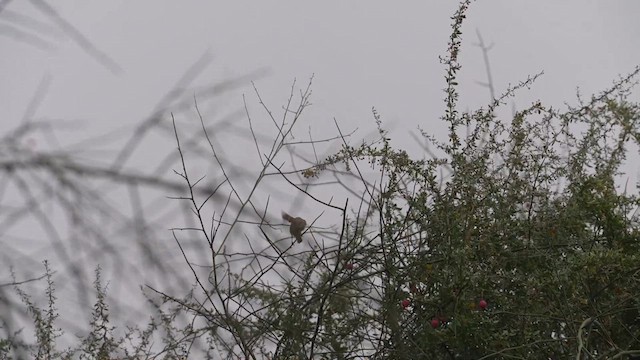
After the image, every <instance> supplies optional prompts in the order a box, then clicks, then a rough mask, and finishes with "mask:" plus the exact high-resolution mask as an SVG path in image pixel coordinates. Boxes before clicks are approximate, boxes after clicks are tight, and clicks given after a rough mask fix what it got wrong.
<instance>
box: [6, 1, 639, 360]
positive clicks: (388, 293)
mask: <svg viewBox="0 0 640 360" xmlns="http://www.w3.org/2000/svg"><path fill="white" fill-rule="evenodd" d="M469 5H470V1H463V2H461V4H460V6H459V8H458V10H457V12H456V13H455V14H454V16H453V17H452V33H451V37H450V39H449V47H448V51H447V56H446V57H443V58H442V59H441V60H442V63H443V64H444V66H445V67H446V70H445V72H446V74H445V81H446V84H447V87H446V89H445V106H446V110H445V113H444V115H443V117H442V121H444V122H445V123H446V124H447V125H448V129H449V136H448V140H447V141H446V142H440V141H438V140H436V139H435V138H433V136H431V135H430V134H428V133H426V132H424V131H423V136H424V137H425V139H427V140H429V141H430V142H431V143H432V144H433V145H435V147H436V148H437V149H439V151H440V152H441V153H442V156H439V157H436V156H433V157H431V158H429V159H414V158H412V157H411V156H410V155H409V154H408V153H407V152H406V151H404V150H401V149H395V148H393V147H392V146H391V144H390V141H391V140H390V138H389V136H388V134H387V133H386V132H385V130H384V128H383V121H382V118H381V116H380V115H379V114H378V113H377V112H376V111H375V110H374V111H373V116H374V119H375V121H376V123H377V125H378V130H379V135H380V138H379V140H378V141H376V142H373V143H366V144H362V145H359V146H352V145H350V144H349V143H348V141H347V139H348V135H344V134H343V133H342V131H341V130H340V128H338V131H339V133H340V137H339V140H340V141H342V142H343V146H342V148H341V150H340V151H338V152H337V153H336V154H334V155H332V156H329V157H327V158H326V159H324V160H322V161H317V162H315V163H314V164H313V165H311V166H309V167H307V168H304V169H294V170H292V171H291V172H287V171H284V170H283V168H282V166H279V165H275V164H276V160H277V159H278V154H279V153H280V152H281V151H282V150H284V149H290V148H292V147H293V145H292V144H291V143H288V142H287V141H288V139H290V137H291V131H292V129H293V126H294V125H295V124H296V121H297V120H298V119H299V118H300V116H301V115H302V113H303V111H304V109H305V108H306V107H307V106H308V105H309V97H310V90H309V88H310V86H308V87H307V88H306V90H304V91H302V92H301V95H300V102H299V104H298V105H297V107H296V106H292V105H291V104H292V98H293V89H292V93H291V97H290V99H289V102H288V103H287V105H286V107H285V113H284V117H283V120H282V121H281V122H280V123H277V122H276V120H275V118H274V116H273V114H272V113H271V112H270V111H268V109H266V106H265V109H266V110H267V113H268V115H269V116H270V117H271V119H272V120H273V122H274V124H276V127H277V135H276V139H275V140H274V142H273V144H272V146H271V148H270V150H269V151H268V152H267V153H266V154H263V155H264V158H263V159H261V161H262V164H263V167H262V168H261V169H260V171H259V174H258V175H257V177H256V180H255V183H254V184H253V187H252V188H251V191H250V193H249V194H248V195H244V196H241V195H240V193H239V191H238V190H237V188H235V187H234V186H233V184H234V179H233V178H232V176H231V175H230V173H229V172H228V171H227V169H226V168H225V165H224V162H223V161H222V159H221V158H220V157H219V156H220V155H219V152H217V151H216V143H215V142H214V141H212V139H211V138H210V137H209V134H208V133H207V127H206V126H205V125H204V120H203V119H202V116H201V115H200V113H199V110H198V114H199V115H200V120H201V122H202V125H203V127H202V129H203V133H204V134H205V138H206V140H207V141H208V144H209V146H210V148H211V152H212V155H213V158H214V160H215V162H216V164H217V165H218V167H219V168H220V170H221V172H222V173H223V174H224V181H222V183H221V184H220V185H219V186H217V187H216V188H215V190H213V193H215V192H222V191H224V189H227V190H228V194H229V195H228V198H234V199H236V200H237V201H238V203H239V205H240V206H239V210H238V212H237V213H235V214H232V215H229V213H228V212H229V211H230V210H229V209H228V208H227V205H228V204H224V208H223V209H222V213H221V214H219V215H218V216H217V217H213V216H212V217H211V224H209V225H207V221H206V219H207V217H206V216H205V215H204V214H205V204H207V203H208V200H209V199H210V198H211V196H213V194H211V195H210V196H209V197H207V198H205V199H200V200H198V197H197V195H196V192H195V191H194V189H195V188H196V186H197V184H198V181H195V182H193V181H192V180H191V178H190V176H189V172H188V167H187V166H186V164H185V160H184V154H183V152H182V148H181V144H180V136H179V132H178V130H177V129H176V128H175V125H174V130H175V133H176V141H177V144H178V150H179V153H180V157H181V159H182V170H181V171H179V172H177V174H178V175H179V176H180V177H181V178H182V179H183V180H184V182H185V183H186V184H187V187H188V194H187V195H185V196H183V197H180V198H179V200H182V201H187V202H188V203H189V205H190V206H191V208H192V210H193V214H194V217H195V218H196V220H197V224H198V226H196V227H185V228H181V229H174V237H175V241H176V244H177V247H178V249H179V250H180V251H181V253H182V254H183V256H184V260H185V264H186V266H187V267H188V268H189V270H190V271H191V273H192V274H193V280H194V289H193V291H192V292H191V293H189V294H187V295H186V296H181V295H176V294H168V293H165V292H163V291H162V289H153V288H151V290H152V291H154V292H155V294H156V295H158V296H159V297H160V299H161V300H160V301H159V302H158V301H157V300H150V304H151V305H152V307H153V308H154V310H155V312H156V314H157V316H156V317H155V318H154V319H152V320H151V321H150V323H149V325H148V327H147V328H146V329H144V330H140V329H129V331H127V332H126V334H125V335H124V336H123V337H121V338H118V337H117V336H116V335H114V331H115V327H114V326H113V325H110V323H109V308H108V305H107V301H106V293H105V292H106V290H105V289H104V288H103V286H102V284H101V279H100V270H99V269H98V270H97V271H96V280H95V283H94V285H95V290H96V294H97V300H96V302H95V305H94V308H93V311H92V321H91V323H90V328H91V330H90V332H89V333H88V334H87V335H86V336H85V337H84V338H83V339H82V341H81V345H80V346H79V347H78V348H71V349H67V350H65V351H60V350H57V349H56V343H55V340H56V338H58V337H59V336H60V335H61V333H60V330H59V329H57V328H56V327H55V326H54V322H55V320H56V319H57V316H58V315H57V312H56V309H55V306H54V304H55V296H54V293H53V283H52V281H51V276H50V271H49V269H48V268H46V273H47V279H48V284H49V286H48V287H47V292H46V293H47V296H48V299H49V301H48V308H47V309H39V308H38V307H37V306H36V305H34V304H33V303H32V301H31V300H30V298H29V297H28V296H27V295H26V293H24V292H23V291H22V290H20V289H19V288H18V293H19V294H20V296H21V298H22V300H23V302H24V304H25V305H26V306H27V308H28V309H29V312H30V313H31V315H32V317H33V319H34V322H35V327H36V344H35V345H33V346H28V349H29V350H31V351H32V354H33V356H34V357H37V358H46V359H49V358H58V357H69V358H71V357H73V356H80V358H87V359H108V358H110V357H111V358H113V357H115V356H121V357H125V358H139V357H141V356H143V355H144V356H147V357H149V356H152V354H154V355H155V356H159V357H160V356H162V357H163V358H166V359H177V358H181V357H188V356H190V355H192V354H194V353H195V350H194V349H193V348H194V345H193V344H196V343H197V344H200V345H201V346H202V348H203V349H204V350H203V353H202V354H201V355H192V356H202V357H206V358H219V357H223V356H227V358H232V359H236V358H251V359H257V358H272V359H305V358H326V359H329V358H331V359H333V358H335V359H352V358H379V359H387V358H388V359H489V358H520V359H532V358H535V359H559V358H570V357H573V358H577V359H581V358H585V359H587V358H589V359H592V358H593V359H609V358H612V359H613V358H624V356H631V355H634V354H640V265H639V264H640V231H639V230H640V229H639V227H638V225H639V223H638V217H637V214H636V213H637V211H636V210H637V209H638V206H639V205H640V198H638V196H637V195H635V194H632V193H627V191H626V189H625V190H624V191H620V190H619V189H618V188H617V187H616V180H617V179H619V178H620V175H622V174H621V173H620V166H621V165H622V164H623V162H624V160H625V159H626V154H627V147H628V145H629V143H630V142H631V143H635V144H636V145H640V131H639V127H638V119H639V118H640V117H639V113H640V112H639V108H638V105H637V104H635V103H632V102H630V101H629V100H628V97H629V94H630V90H631V88H632V87H633V85H635V83H634V79H635V78H636V77H637V75H638V73H639V72H640V68H638V69H636V70H635V71H633V72H632V73H631V74H629V75H628V76H627V77H624V78H621V79H620V80H619V81H618V82H616V83H615V84H614V85H613V86H612V87H611V88H610V89H609V90H607V91H604V92H602V93H601V94H599V95H597V96H594V97H592V98H591V99H590V100H589V101H587V102H584V101H582V100H581V101H580V106H578V107H570V108H569V109H568V110H566V111H559V110H557V109H553V108H551V107H548V106H545V105H544V104H543V103H542V102H541V101H536V102H534V103H532V104H531V105H530V106H528V107H527V108H525V109H522V110H519V111H517V112H515V113H514V114H513V116H512V118H511V119H509V120H508V121H505V120H502V119H500V117H499V116H498V112H499V110H500V109H501V108H502V107H503V106H504V105H505V104H506V102H507V100H508V99H510V98H511V97H512V96H514V95H515V93H516V92H517V91H519V90H521V89H522V88H528V87H529V86H531V85H532V84H533V82H534V81H535V79H536V78H537V77H538V75H539V74H538V75H536V76H533V77H530V78H528V79H526V80H525V81H523V82H521V83H519V84H517V85H516V86H513V87H510V88H508V89H507V90H506V91H505V92H504V93H503V95H502V96H500V97H498V98H496V99H494V100H492V101H491V102H490V103H489V104H488V105H487V106H486V107H483V108H480V109H478V110H475V111H472V112H469V111H467V112H462V111H460V110H459V105H458V101H459V94H458V86H459V85H458V82H457V74H458V71H459V70H460V69H461V66H460V64H459V63H458V58H459V56H460V53H461V43H462V41H461V36H462V24H463V20H464V18H465V14H466V11H467V9H468V7H469ZM258 97H259V94H258ZM260 101H261V103H262V99H260ZM196 109H197V105H196ZM287 116H291V117H290V118H287ZM288 119H289V121H290V122H289V123H287V122H286V121H287V120H288ZM249 120H250V121H251V119H249ZM250 124H251V122H250ZM251 131H252V135H253V136H254V139H255V134H254V133H253V129H251ZM465 133H466V135H465ZM256 147H257V148H258V149H259V146H258V143H257V141H256ZM259 153H261V154H262V152H260V151H259ZM366 167H369V168H371V169H374V170H376V171H377V175H378V176H379V177H378V178H377V179H373V180H372V179H368V178H366V177H365V176H364V175H362V174H363V173H364V169H365V168H366ZM270 171H271V172H270ZM327 173H329V174H332V175H334V176H336V177H340V176H344V177H348V176H352V177H355V178H358V179H359V180H360V184H361V186H362V188H360V189H354V188H353V187H349V188H347V190H349V191H352V193H354V194H357V195H358V196H359V198H360V203H359V204H357V206H356V207H349V206H348V203H345V205H344V206H336V205H334V204H333V203H332V202H331V201H323V200H321V199H319V198H318V196H317V195H314V194H313V193H311V192H310V191H309V190H308V189H307V188H303V187H301V186H298V185H296V184H294V183H293V182H292V181H291V180H289V178H288V176H289V175H292V174H298V175H301V176H304V177H305V178H307V179H313V178H320V177H322V176H324V175H325V174H327ZM444 173H448V175H446V176H445V175H442V174H444ZM274 175H275V176H278V177H281V178H284V179H285V180H286V181H287V182H288V183H289V184H290V185H291V187H292V188H294V189H295V190H296V191H300V192H302V193H304V194H305V196H307V197H308V199H310V201H313V202H315V203H316V204H318V205H319V206H322V207H324V208H326V210H327V211H333V212H339V213H340V214H341V217H342V224H340V226H336V227H335V228H334V229H332V230H331V231H328V230H323V229H320V227H316V226H314V225H313V224H314V222H308V223H310V224H311V227H310V228H309V229H308V230H307V233H306V234H305V235H304V236H305V237H306V238H307V239H308V240H307V241H308V242H309V243H311V245H312V248H311V250H308V251H307V250H304V251H303V250H298V251H296V250H295V249H294V248H293V247H294V246H295V243H292V244H291V245H290V246H288V247H286V246H285V247H283V246H282V245H281V244H282V243H283V241H286V240H287V239H286V238H285V239H276V238H275V237H276V236H277V235H276V234H277V231H274V230H273V229H274V228H277V227H278V226H279V224H278V223H277V221H274V220H270V219H269V217H268V216H266V215H265V214H266V213H267V209H266V208H265V209H264V210H263V211H259V210H258V209H257V208H256V206H255V204H254V202H253V198H254V197H255V196H256V195H255V194H256V193H257V192H258V191H259V189H261V188H260V187H259V185H260V184H261V182H262V181H263V180H264V179H266V178H267V177H268V176H274ZM224 186H227V188H225V187H224ZM247 212H249V213H251V212H253V213H252V214H253V215H254V216H256V217H257V218H258V220H257V221H256V222H255V223H254V225H255V226H256V228H257V229H258V231H259V233H260V236H259V238H261V240H265V241H266V242H267V243H268V244H269V247H268V248H267V249H261V250H256V249H254V248H253V247H252V248H251V253H250V254H248V255H247V254H244V255H243V256H245V257H244V258H243V260H244V263H243V265H242V266H241V267H240V268H238V267H234V262H233V261H234V260H233V259H234V258H237V257H238V256H240V255H241V254H240V253H239V252H233V251H231V250H228V246H229V245H228V242H227V240H229V238H234V237H239V236H240V235H238V231H234V230H237V227H239V226H240V225H238V224H240V223H241V222H243V221H244V220H242V221H241V220H240V215H241V214H243V215H244V214H246V213H247ZM225 216H227V217H226V218H225ZM320 216H321V215H319V217H320ZM223 219H224V221H223ZM244 222H246V221H244ZM182 230H184V231H195V232H196V233H197V234H198V236H199V237H201V238H202V239H204V241H203V242H202V243H203V244H206V246H207V248H208V251H209V252H210V261H211V263H210V264H207V266H206V267H205V270H202V269H200V268H198V267H197V266H195V265H194V264H193V261H191V260H190V258H189V252H188V250H186V249H185V248H184V247H183V246H182V242H181V238H180V237H179V236H178V234H179V233H180V231H182ZM247 237H248V236H247ZM318 239H321V240H320V241H318ZM325 240H327V241H326V242H325ZM312 241H313V242H312ZM332 241H333V242H332ZM247 244H248V245H249V246H253V244H254V243H253V242H250V241H247ZM45 266H46V264H45ZM167 308H169V309H167ZM179 314H183V315H184V314H186V315H188V316H190V318H191V319H192V320H191V321H190V322H187V323H181V322H180V321H179V320H178V319H179ZM158 333H160V334H161V338H162V344H163V348H162V350H160V351H158V352H157V353H155V352H154V350H153V349H152V344H153V340H152V339H153V337H154V334H156V335H157V334H158ZM134 339H135V340H134ZM16 344H17V342H14V341H12V340H11V339H4V340H1V341H0V355H2V356H7V354H9V352H10V351H11V348H12V347H15V346H16Z"/></svg>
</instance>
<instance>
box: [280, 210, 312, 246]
mask: <svg viewBox="0 0 640 360" xmlns="http://www.w3.org/2000/svg"><path fill="white" fill-rule="evenodd" d="M282 218H283V219H285V220H287V221H288V222H290V223H291V226H289V232H290V233H291V236H293V237H294V238H296V240H297V241H298V242H299V243H301V242H302V232H303V231H304V228H305V227H307V222H306V221H304V219H303V218H300V217H295V218H294V217H293V216H291V215H289V214H287V213H286V212H284V211H283V212H282Z"/></svg>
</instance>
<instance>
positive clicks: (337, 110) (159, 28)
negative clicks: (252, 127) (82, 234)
mask: <svg viewBox="0 0 640 360" xmlns="http://www.w3.org/2000/svg"><path fill="white" fill-rule="evenodd" d="M0 4H4V8H3V11H2V12H1V13H0V35H2V36H0V49H1V50H0V54H1V55H0V69H1V71H0V109H2V120H0V124H1V125H2V126H0V129H1V130H2V133H4V132H6V131H8V130H9V129H11V128H12V127H15V126H18V125H19V124H20V123H21V122H22V121H24V119H25V116H27V117H28V119H36V120H50V121H52V124H53V125H54V126H55V125H56V124H57V123H60V121H62V120H80V121H81V122H80V123H77V124H76V125H79V126H74V128H72V129H67V130H65V132H64V135H63V136H61V137H60V138H58V139H57V141H58V142H59V144H58V145H56V144H52V143H50V142H47V140H46V139H40V138H37V137H36V138H35V139H33V140H32V141H33V142H34V144H35V145H34V146H35V147H36V148H39V149H43V150H55V149H56V146H59V147H60V148H62V149H64V148H65V146H67V145H68V144H73V143H75V142H77V141H80V140H83V139H87V138H92V137H96V136H100V135H101V134H104V133H107V132H111V131H115V130H119V129H120V130H123V131H124V132H122V133H121V134H127V132H128V131H130V130H131V129H133V128H134V126H135V125H137V124H138V123H139V121H141V120H142V119H144V118H146V117H147V116H149V115H150V114H151V113H152V112H153V109H154V108H155V107H156V106H158V103H159V102H160V101H161V99H162V98H163V96H165V95H166V93H167V91H168V90H169V89H170V88H171V87H173V86H174V85H175V84H176V82H177V81H178V80H179V79H180V77H181V76H183V74H184V72H185V70H186V69H187V68H189V67H190V66H192V65H193V64H194V63H196V62H197V61H198V59H210V60H211V61H210V64H209V66H208V67H207V68H206V70H204V71H203V72H202V74H201V75H200V76H199V77H198V78H197V79H196V80H195V81H194V85H192V86H191V87H190V91H191V92H190V93H189V94H188V96H187V97H193V96H194V95H195V96H196V97H197V96H198V95H199V94H198V92H197V89H198V87H197V85H201V86H205V85H208V84H215V83H219V82H221V81H225V80H232V79H240V80H239V83H238V84H237V86H236V87H234V88H233V89H231V90H229V91H227V92H225V93H224V94H221V95H220V96H218V97H217V98H216V99H215V101H212V102H210V103H208V104H207V107H206V109H205V112H206V113H207V114H208V115H211V116H212V117H216V116H219V117H223V116H224V115H225V114H230V113H233V112H234V111H238V110H242V107H243V105H242V101H243V100H242V95H243V94H246V95H247V101H248V102H249V103H250V104H249V105H250V106H251V107H252V109H253V108H255V109H258V108H259V107H257V100H256V98H255V96H254V94H253V89H252V87H251V83H250V82H251V81H252V80H253V81H255V85H256V87H257V88H258V89H259V91H260V92H261V94H262V96H263V99H264V100H265V102H267V103H268V104H270V106H272V107H273V109H275V110H279V109H280V108H281V106H282V105H284V102H285V101H286V99H287V97H288V94H289V90H290V87H291V83H292V81H293V79H294V78H295V79H297V81H298V84H299V85H300V86H304V85H305V84H306V83H307V82H308V79H309V78H310V77H311V76H312V75H314V84H313V97H312V103H313V106H312V107H311V108H310V109H309V112H308V113H307V115H306V116H305V117H304V118H303V120H302V124H301V126H300V127H299V128H298V130H297V131H298V132H296V135H297V136H303V135H305V134H306V133H307V132H309V131H310V132H311V133H313V134H314V136H318V137H321V136H332V135H335V127H334V125H333V124H334V123H333V119H334V118H335V119H336V120H337V121H338V123H340V124H341V127H343V128H345V129H348V130H352V129H355V128H358V129H359V132H358V133H357V137H358V136H359V137H366V136H367V135H368V134H370V132H371V131H372V130H374V129H375V123H374V122H373V118H372V116H371V108H372V107H375V108H376V109H377V110H378V112H379V113H380V114H381V115H382V118H383V121H384V123H385V125H386V126H387V127H388V128H390V129H391V130H392V132H391V135H392V139H394V141H395V142H394V144H396V145H397V146H400V147H405V148H408V149H409V150H412V151H416V149H419V147H417V146H416V144H415V143H413V142H412V140H411V137H410V136H409V134H410V133H411V132H416V130H417V128H418V127H419V126H420V127H422V128H424V129H428V130H429V131H431V132H433V133H435V134H436V135H438V136H440V137H441V138H442V136H444V135H445V130H444V129H445V127H444V125H443V124H442V123H441V122H440V120H439V117H440V116H441V115H442V113H443V110H444V105H443V101H442V99H443V97H444V93H443V91H442V89H443V88H444V86H445V81H444V72H443V69H444V68H443V66H442V65H441V64H440V63H439V61H438V56H440V55H444V54H445V51H446V48H447V41H448V36H449V33H450V23H451V20H450V17H451V15H452V14H453V12H454V11H455V9H456V8H457V2H456V1H452V0H447V1H443V0H441V1H424V0H421V1H401V2H398V1H378V0H366V1H361V0H357V1H345V0H341V1H321V2H320V1H318V2H301V1H252V2H249V1H233V2H223V1H205V0H197V1H196V0H193V1H191V0H190V1H159V0H153V1H151V0H147V1H116V0H109V1H101V2H97V1H78V0H58V1H55V2H47V4H49V5H48V6H53V8H48V6H43V5H41V4H42V3H40V2H39V1H27V0H14V1H10V2H7V1H0ZM38 4H40V5H38ZM0 6H1V5H0ZM51 10H53V11H55V12H56V13H57V15H58V16H59V17H58V18H57V20H56V17H55V16H52V12H51ZM638 14H640V2H638V1H635V0H626V1H604V0H602V1H594V0H572V1H555V0H548V1H526V2H525V1H514V0H501V1H498V0H493V1H477V2H474V3H472V6H471V8H470V11H469V12H468V17H467V20H466V22H465V23H464V25H463V28H462V29H463V48H462V49H463V50H462V55H461V63H462V66H463V68H462V72H461V76H460V83H461V87H460V90H461V95H462V98H461V104H462V106H463V109H465V108H468V109H474V108H476V107H478V106H482V105H484V104H486V103H487V101H488V100H489V92H488V90H487V88H486V87H484V86H482V85H481V84H479V82H486V81H487V73H486V71H485V63H484V60H483V56H482V52H481V51H480V49H479V48H478V47H477V46H475V45H476V44H477V42H478V36H477V34H478V33H479V34H481V36H482V38H483V40H484V42H485V43H486V44H487V45H492V48H491V50H490V52H489V57H490V65H491V70H492V78H493V84H494V87H495V90H496V92H497V93H500V92H502V91H503V90H504V89H505V88H506V87H507V86H508V85H509V84H510V83H511V84H514V83H517V82H519V81H521V80H524V79H526V78H527V77H528V76H529V75H533V74H536V73H538V72H541V71H544V75H543V76H542V77H541V78H539V80H538V81H537V82H536V83H535V84H534V86H533V87H532V89H531V90H529V91H522V92H520V94H519V95H518V97H516V98H515V99H514V100H512V101H513V106H515V107H516V108H519V107H525V106H527V105H528V104H529V103H530V102H531V101H533V100H536V99H540V100H542V101H543V102H546V103H547V104H551V105H562V104H563V103H564V102H569V103H571V104H575V93H576V89H577V88H578V87H579V88H580V90H581V93H582V94H584V95H586V96H589V95H590V94H592V93H594V92H599V91H600V90H603V89H605V88H606V87H608V86H609V85H611V83H612V81H613V80H615V79H617V77H618V75H625V74H627V73H629V72H631V71H632V70H633V69H634V67H635V66H636V65H639V64H640V47H638V46H637V42H638V38H639V35H640V22H638ZM87 44H89V45H87ZM83 46H84V47H83ZM39 87H41V88H44V89H45V90H46V91H45V92H44V97H43V99H42V101H40V102H39V103H38V106H37V108H35V110H34V111H33V113H27V109H28V108H29V103H30V102H31V101H32V99H33V98H34V94H35V93H36V91H37V89H38V88H39ZM633 99H635V100H637V99H638V96H637V93H636V94H635V95H634V96H633ZM162 105H165V106H166V107H167V110H168V111H173V110H174V109H173V108H172V107H171V105H170V104H162ZM176 111H177V110H176ZM25 114H26V115H25ZM189 114H191V115H189ZM238 119H242V117H239V118H238ZM179 120H180V121H182V122H183V123H184V122H189V121H196V124H197V119H196V118H195V116H194V114H193V112H190V113H189V112H185V113H181V114H180V115H179ZM263 120H264V117H263ZM238 121H241V122H242V124H244V125H243V126H245V125H246V122H245V120H238ZM265 124H266V125H264V126H271V124H270V123H268V122H266V123H265ZM257 126H263V125H257ZM122 136H123V138H128V135H126V136H125V135H122ZM151 143H152V144H153V146H155V147H157V149H162V150H163V151H164V152H169V151H175V143H173V142H171V141H170V140H169V141H167V140H166V139H159V140H158V139H156V140H154V141H152V142H151ZM120 146H121V145H115V146H114V149H119V148H120ZM114 153H115V150H113V149H112V151H111V152H107V154H106V155H105V154H104V153H99V152H95V153H92V154H89V153H87V154H85V156H97V157H98V158H100V159H106V158H109V156H111V155H113V154H114ZM146 154H148V156H149V157H150V158H152V157H154V156H155V155H156V154H155V152H154V151H153V148H152V149H151V151H149V152H147V153H146ZM234 154H237V155H238V156H241V155H242V154H243V153H242V149H240V153H236V152H234ZM251 156H253V153H252V154H251ZM144 160H145V159H144V158H143V159H142V160H141V159H138V162H137V163H135V162H134V163H132V164H131V166H141V165H143V164H144ZM629 171H630V173H631V175H632V176H635V175H637V171H638V167H637V166H631V167H630V168H629ZM169 175H170V174H169ZM15 231H17V232H19V231H21V230H20V229H16V230H15ZM1 241H3V240H2V239H0V242H1ZM47 254H48V253H47V251H46V250H42V249H41V252H39V253H38V255H37V256H36V257H41V258H38V259H34V261H37V262H39V261H41V260H42V258H44V257H45V256H46V255H47ZM0 270H2V271H4V269H0ZM3 274H4V273H3Z"/></svg>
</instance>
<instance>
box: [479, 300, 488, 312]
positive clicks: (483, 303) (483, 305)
mask: <svg viewBox="0 0 640 360" xmlns="http://www.w3.org/2000/svg"><path fill="white" fill-rule="evenodd" d="M487 305H488V304H487V300H485V299H482V300H480V302H479V303H478V306H479V307H480V309H482V310H484V309H486V308H487Z"/></svg>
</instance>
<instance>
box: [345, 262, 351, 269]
mask: <svg viewBox="0 0 640 360" xmlns="http://www.w3.org/2000/svg"><path fill="white" fill-rule="evenodd" d="M344 268H345V269H347V270H353V264H352V263H346V264H345V265H344Z"/></svg>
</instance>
